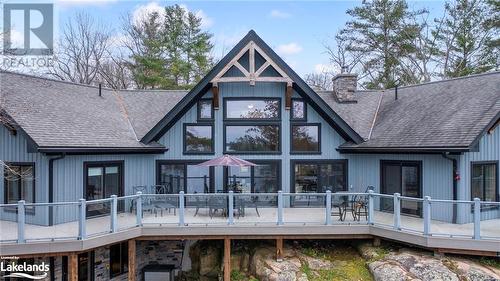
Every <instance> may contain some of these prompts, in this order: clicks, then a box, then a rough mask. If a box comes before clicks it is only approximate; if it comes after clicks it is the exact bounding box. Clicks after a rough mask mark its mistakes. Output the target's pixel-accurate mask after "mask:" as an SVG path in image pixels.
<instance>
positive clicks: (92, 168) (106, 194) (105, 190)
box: [85, 162, 123, 217]
mask: <svg viewBox="0 0 500 281" xmlns="http://www.w3.org/2000/svg"><path fill="white" fill-rule="evenodd" d="M85 167H86V168H85V173H86V184H85V199H86V200H87V201H90V200H99V199H105V198H110V197H111V195H116V196H122V195H123V177H122V176H123V175H122V163H109V162H108V163H86V164H85ZM110 208H111V204H110V203H109V202H105V203H99V204H88V205H87V216H89V217H92V216H98V215H109V212H110V210H111V209H110ZM122 209H123V206H121V204H120V205H119V206H118V210H122Z"/></svg>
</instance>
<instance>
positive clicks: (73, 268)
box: [68, 254, 78, 281]
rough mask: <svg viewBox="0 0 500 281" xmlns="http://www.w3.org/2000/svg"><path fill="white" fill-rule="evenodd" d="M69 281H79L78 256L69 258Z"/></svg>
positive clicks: (73, 255)
mask: <svg viewBox="0 0 500 281" xmlns="http://www.w3.org/2000/svg"><path fill="white" fill-rule="evenodd" d="M68 281H78V255H77V254H70V255H69V256H68Z"/></svg>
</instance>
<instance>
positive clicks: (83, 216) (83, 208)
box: [78, 198, 87, 240]
mask: <svg viewBox="0 0 500 281" xmlns="http://www.w3.org/2000/svg"><path fill="white" fill-rule="evenodd" d="M78 201H79V202H80V205H79V208H80V209H79V211H80V214H79V216H78V239H80V240H83V239H86V238H87V227H86V226H85V223H86V221H87V201H86V200H85V199H83V198H81V199H80V200H78Z"/></svg>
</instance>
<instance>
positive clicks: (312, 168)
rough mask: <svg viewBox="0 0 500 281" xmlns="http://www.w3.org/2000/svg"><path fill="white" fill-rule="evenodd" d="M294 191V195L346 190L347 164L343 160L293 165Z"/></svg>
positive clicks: (306, 162)
mask: <svg viewBox="0 0 500 281" xmlns="http://www.w3.org/2000/svg"><path fill="white" fill-rule="evenodd" d="M293 169H294V186H293V188H294V191H295V192H296V193H311V192H314V193H315V192H326V191H327V190H330V191H332V192H339V191H346V190H347V162H346V161H344V160H338V161H332V162H322V163H315V162H314V161H312V162H309V161H304V162H301V163H295V164H294V166H293Z"/></svg>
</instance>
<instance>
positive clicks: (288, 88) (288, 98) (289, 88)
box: [285, 83, 292, 110]
mask: <svg viewBox="0 0 500 281" xmlns="http://www.w3.org/2000/svg"><path fill="white" fill-rule="evenodd" d="M290 108H292V83H287V85H286V93H285V109H286V110H290Z"/></svg>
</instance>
